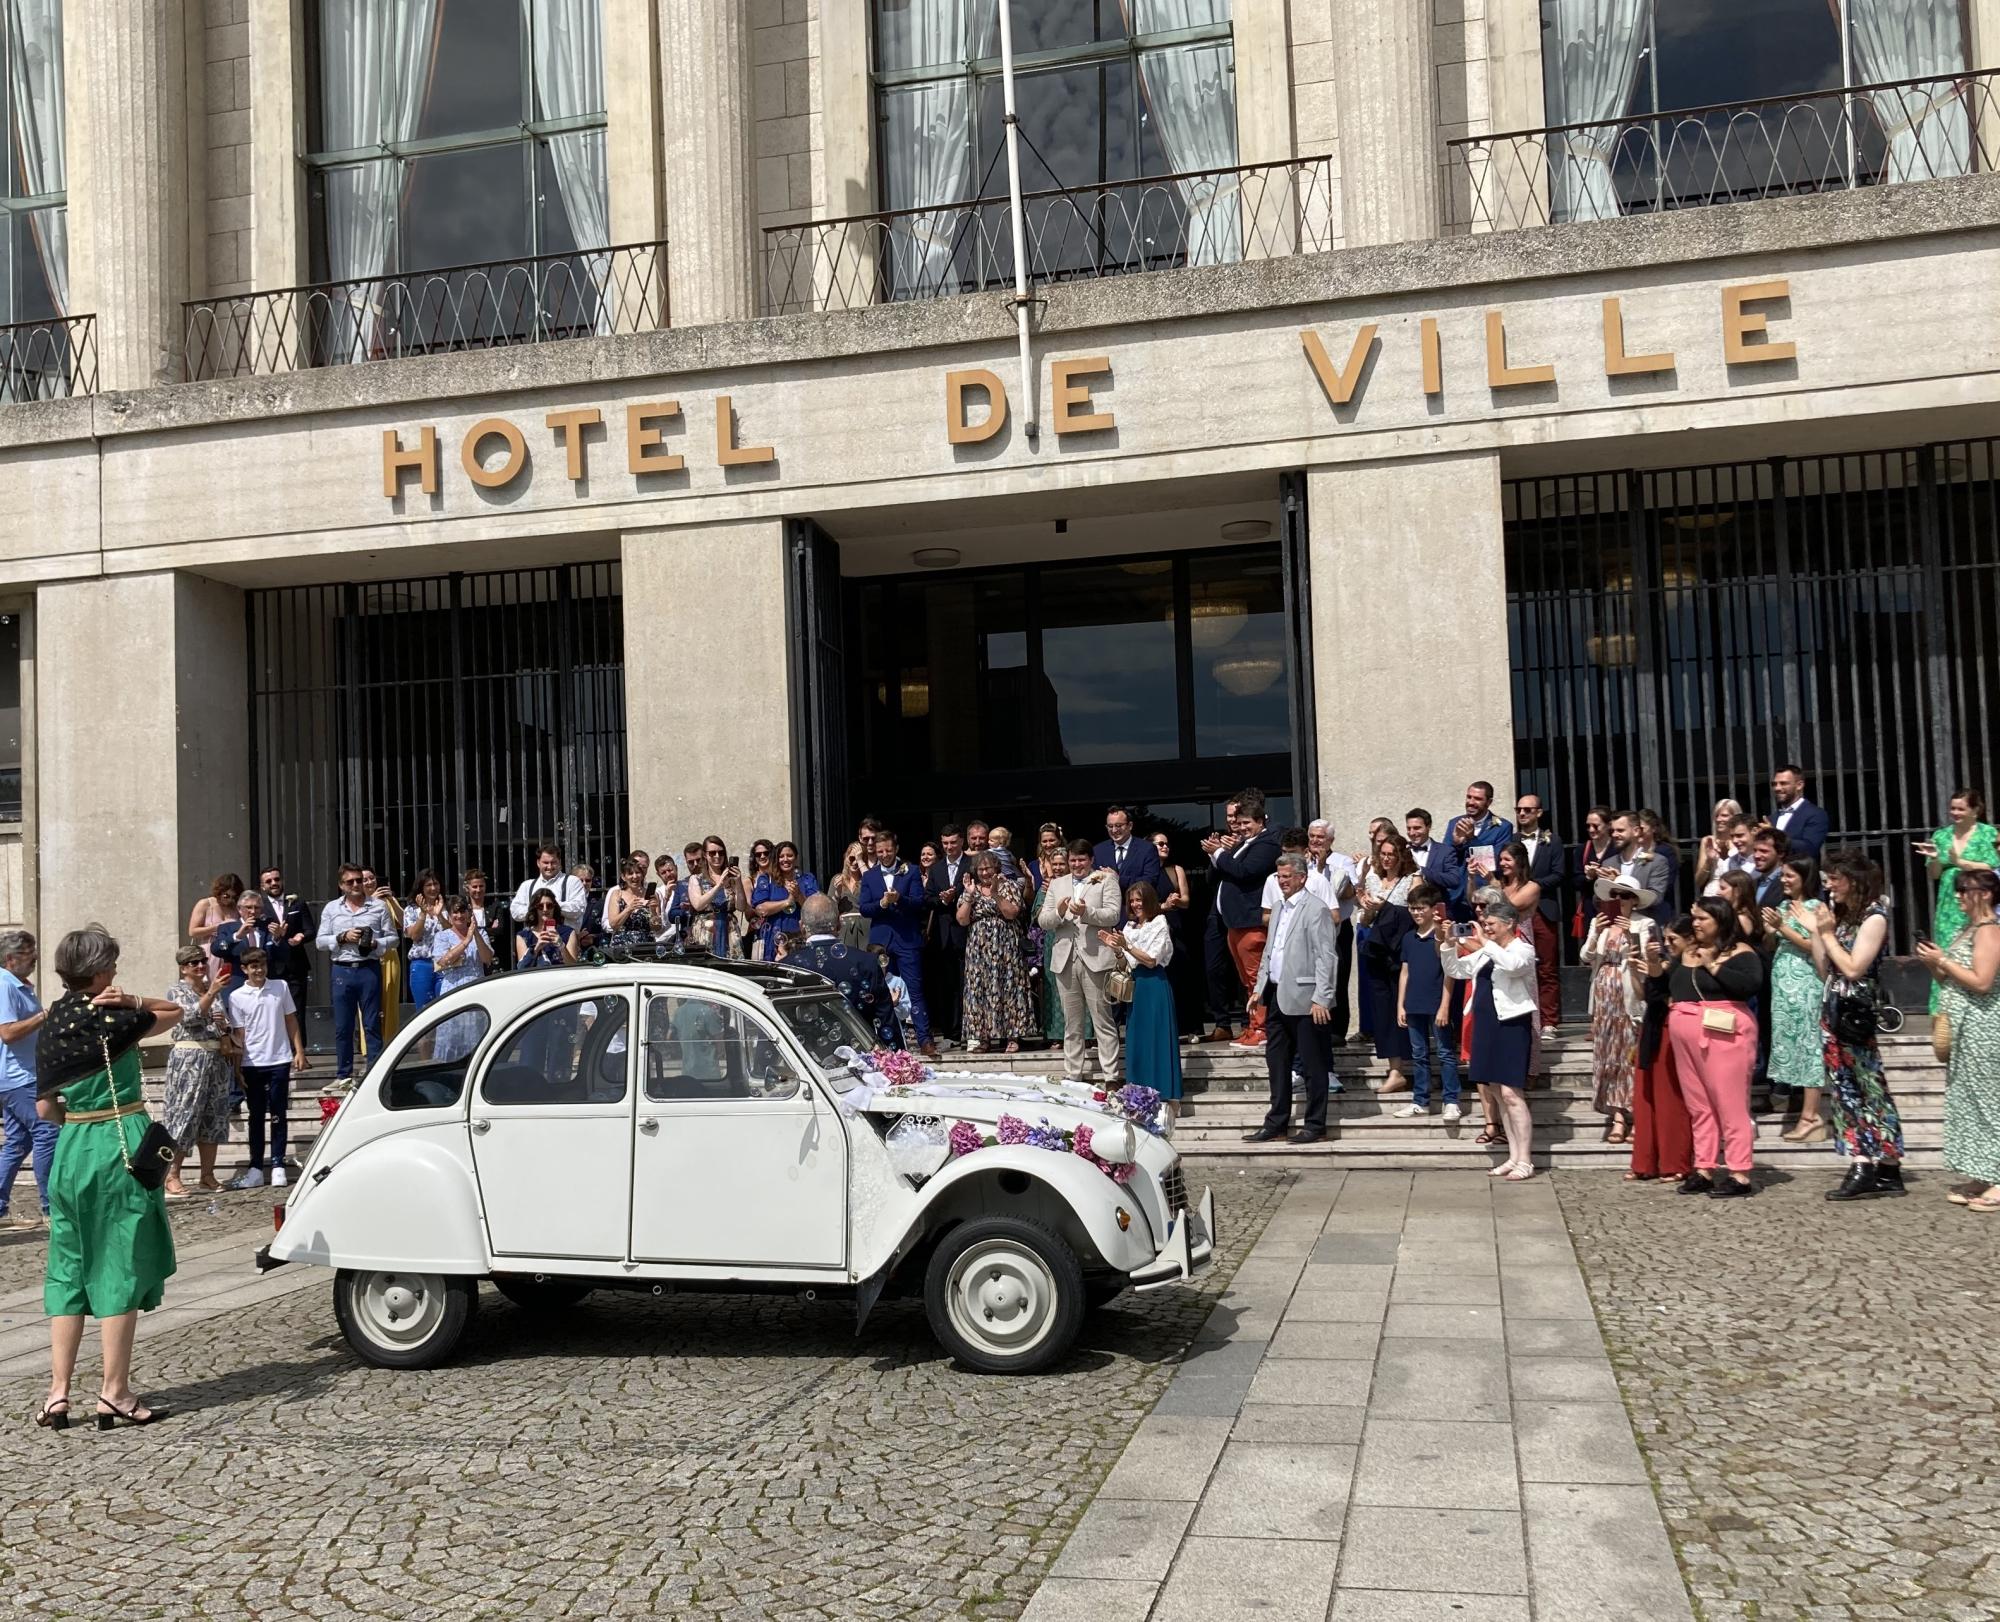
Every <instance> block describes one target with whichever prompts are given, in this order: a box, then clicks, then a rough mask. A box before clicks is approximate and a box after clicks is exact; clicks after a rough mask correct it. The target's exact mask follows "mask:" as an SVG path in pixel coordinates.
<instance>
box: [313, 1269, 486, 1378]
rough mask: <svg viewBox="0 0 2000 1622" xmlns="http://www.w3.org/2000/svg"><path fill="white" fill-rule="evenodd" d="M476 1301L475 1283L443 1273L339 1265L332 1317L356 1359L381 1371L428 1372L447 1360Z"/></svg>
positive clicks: (467, 1321) (456, 1346)
mask: <svg viewBox="0 0 2000 1622" xmlns="http://www.w3.org/2000/svg"><path fill="white" fill-rule="evenodd" d="M477 1299H478V1284H477V1283H476V1281H475V1280H473V1279H470V1278H465V1277H461V1276H458V1275H451V1274H443V1273H376V1272H365V1271H361V1270H359V1269H355V1268H348V1267H343V1268H341V1269H340V1271H339V1272H338V1273H337V1274H335V1276H334V1280H333V1315H334V1317H335V1318H336V1319H337V1320H338V1321H339V1323H340V1332H341V1333H342V1334H343V1335H345V1336H346V1337H347V1344H348V1345H349V1346H351V1347H353V1348H354V1353H355V1356H357V1357H359V1358H360V1359H361V1360H362V1362H364V1363H372V1364H374V1365H375V1367H377V1368H380V1369H428V1368H435V1367H436V1366H437V1365H438V1364H440V1363H442V1362H444V1360H445V1359H446V1358H448V1357H450V1356H451V1354H452V1353H453V1352H454V1351H455V1350H457V1348H458V1343H459V1341H460V1340H461V1339H462V1338H463V1337H464V1335H465V1326H466V1325H467V1324H468V1323H469V1322H470V1321H471V1319H472V1309H473V1305H474V1303H475V1301H476V1300H477Z"/></svg>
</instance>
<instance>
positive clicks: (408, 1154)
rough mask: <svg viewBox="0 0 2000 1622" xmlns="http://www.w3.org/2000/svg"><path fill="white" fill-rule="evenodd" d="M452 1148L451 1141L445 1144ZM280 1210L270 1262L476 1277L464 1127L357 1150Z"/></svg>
mask: <svg viewBox="0 0 2000 1622" xmlns="http://www.w3.org/2000/svg"><path fill="white" fill-rule="evenodd" d="M454 1140H456V1141H454ZM323 1172H324V1175H321V1171H320V1170H315V1171H314V1172H313V1174H312V1175H313V1177H314V1178H315V1179H316V1180H315V1181H314V1182H312V1183H311V1184H310V1185H308V1187H307V1188H306V1189H304V1190H302V1191H301V1192H302V1193H303V1194H304V1196H305V1197H304V1198H295V1199H294V1200H293V1201H292V1202H291V1204H289V1205H288V1206H287V1207H286V1210H285V1224H284V1226H283V1227H282V1228H280V1229H279V1230H278V1234H277V1237H276V1238H275V1239H274V1240H273V1241H272V1242H271V1251H270V1253H271V1259H272V1260H273V1261H281V1262H304V1263H307V1264H309V1265H315V1266H320V1267H358V1268H369V1269H382V1270H398V1271H403V1272H412V1273H485V1272H487V1271H489V1270H490V1269H489V1264H488V1261H487V1255H486V1231H485V1222H484V1219H483V1214H482V1211H481V1208H480V1204H479V1185H478V1183H477V1182H476V1181H475V1179H474V1177H473V1174H472V1167H471V1165H470V1163H469V1160H468V1158H467V1152H466V1148H465V1123H464V1122H463V1121H451V1122H443V1121H441V1122H438V1123H436V1124H435V1125H433V1126H425V1127H420V1128H418V1129H416V1130H414V1131H408V1132H398V1133H396V1134H394V1135H393V1136H390V1137H384V1138H377V1139H375V1140H374V1141H373V1142H370V1143H365V1144H363V1145H361V1146H360V1147H359V1148H357V1149H356V1150H355V1151H354V1152H353V1153H351V1154H348V1155H343V1156H341V1157H340V1158H339V1159H337V1160H334V1161H332V1162H331V1163H330V1164H328V1165H327V1166H326V1167H325V1168H323Z"/></svg>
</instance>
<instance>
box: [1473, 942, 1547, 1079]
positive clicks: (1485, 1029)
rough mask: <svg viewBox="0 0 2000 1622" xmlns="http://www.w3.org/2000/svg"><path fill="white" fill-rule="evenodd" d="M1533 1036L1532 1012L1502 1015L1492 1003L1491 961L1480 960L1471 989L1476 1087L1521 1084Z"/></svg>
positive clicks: (1531, 1047)
mask: <svg viewBox="0 0 2000 1622" xmlns="http://www.w3.org/2000/svg"><path fill="white" fill-rule="evenodd" d="M1534 1040H1535V1016H1534V1015H1533V1014H1521V1015H1517V1016H1516V1017H1515V1018H1513V1019H1502V1018H1501V1017H1500V1011H1499V1009H1497V1008H1496V1007H1494V1005H1493V965H1492V964H1491V963H1482V964H1480V966H1479V978H1478V980H1477V981H1475V982H1474V985H1473V992H1472V1066H1471V1070H1472V1082H1473V1085H1474V1086H1476V1087H1525V1086H1527V1085H1528V1060H1529V1056H1530V1053H1531V1051H1532V1049H1533V1046H1534Z"/></svg>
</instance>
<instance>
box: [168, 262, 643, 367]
mask: <svg viewBox="0 0 2000 1622" xmlns="http://www.w3.org/2000/svg"><path fill="white" fill-rule="evenodd" d="M182 308H183V310H184V312H185V314H186V318H187V361H186V367H187V378H188V381H189V382H191V383H198V382H204V381H207V380H209V379H212V378H222V377H263V376H268V375H271V374H274V373H279V372H293V371H302V370H305V369H307V368H309V367H315V366H351V365H355V364H358V363H359V362H362V361H373V360H400V359H404V358H406V357H408V356H412V355H437V354H447V353H452V352H455V351H459V350H466V349H500V348H505V347H507V346H509V345H513V344H543V343H555V342H559V341H560V340H563V339H566V338H593V337H605V336H608V335H610V334H613V333H631V332H652V331H656V330H658V329H660V328H663V327H665V326H666V325H667V324H668V309H667V245H666V244H665V243H664V242H640V243H631V244H627V245H625V246H623V247H616V248H592V249H580V250H578V251H576V252H573V253H560V254H539V255H535V256H533V257H530V258H524V259H504V260H496V261H494V262H493V263H491V264H483V265H450V266H446V267H443V268H441V269H437V270H412V271H401V272H397V273H394V274H390V275H384V276H366V277H361V278H359V279H357V280H354V281H345V282H320V283H316V284H314V285H312V286H308V287H288V288H283V289H281V290H279V291H276V292H268V293H240V294H233V295H230V296H228V297H223V298H210V299H198V300H196V301H195V302H193V303H191V304H187V305H184V306H183V307H182Z"/></svg>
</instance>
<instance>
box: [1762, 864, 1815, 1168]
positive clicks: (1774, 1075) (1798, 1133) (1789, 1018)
mask: <svg viewBox="0 0 2000 1622" xmlns="http://www.w3.org/2000/svg"><path fill="white" fill-rule="evenodd" d="M1782 874H1783V878H1782V883H1783V885H1784V890H1785V904H1784V905H1783V906H1782V907H1766V908H1765V909H1764V911H1763V919H1764V929H1765V932H1766V934H1767V935H1768V936H1769V938H1770V939H1771V940H1773V941H1774V942H1776V943H1777V944H1776V948H1775V950H1774V951H1773V952H1772V955H1771V1057H1770V1059H1769V1061H1768V1063H1767V1066H1766V1068H1767V1070H1768V1072H1769V1074H1770V1077H1771V1089H1772V1091H1773V1092H1777V1091H1779V1090H1781V1089H1782V1090H1786V1091H1794V1090H1795V1091H1797V1092H1798V1094H1799V1119H1798V1124H1797V1125H1796V1126H1794V1127H1793V1128H1792V1129H1791V1131H1789V1132H1787V1133H1785V1134H1784V1136H1785V1137H1786V1139H1787V1140H1789V1141H1790V1142H1792V1143H1820V1142H1823V1141H1824V1140H1825V1139H1826V1138H1827V1136H1828V1135H1829V1134H1828V1132H1827V1125H1826V1121H1825V1118H1824V1117H1822V1116H1821V1114H1820V1112H1819V1100H1820V1091H1821V1089H1822V1088H1824V1087H1825V1085H1826V1042H1825V1039H1824V1037H1823V1036H1822V1034H1821V1032H1820V1026H1819V1012H1820V1003H1821V1001H1822V1000H1823V995H1824V994H1823V991H1822V989H1821V986H1820V983H1819V969H1818V967H1817V966H1816V965H1815V964H1814V962H1813V937H1814V935H1816V934H1817V933H1818V932H1819V930H1818V925H1817V924H1816V923H1815V922H1814V920H1815V919H1816V918H1817V916H1818V915H1819V914H1820V913H1821V912H1823V911H1824V910H1825V907H1824V904H1823V903H1822V902H1821V901H1820V900H1819V863H1818V862H1816V861H1814V860H1813V859H1812V858H1811V857H1810V856H1793V857H1790V858H1789V859H1787V861H1786V862H1785V865H1784V867H1783V869H1782Z"/></svg>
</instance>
